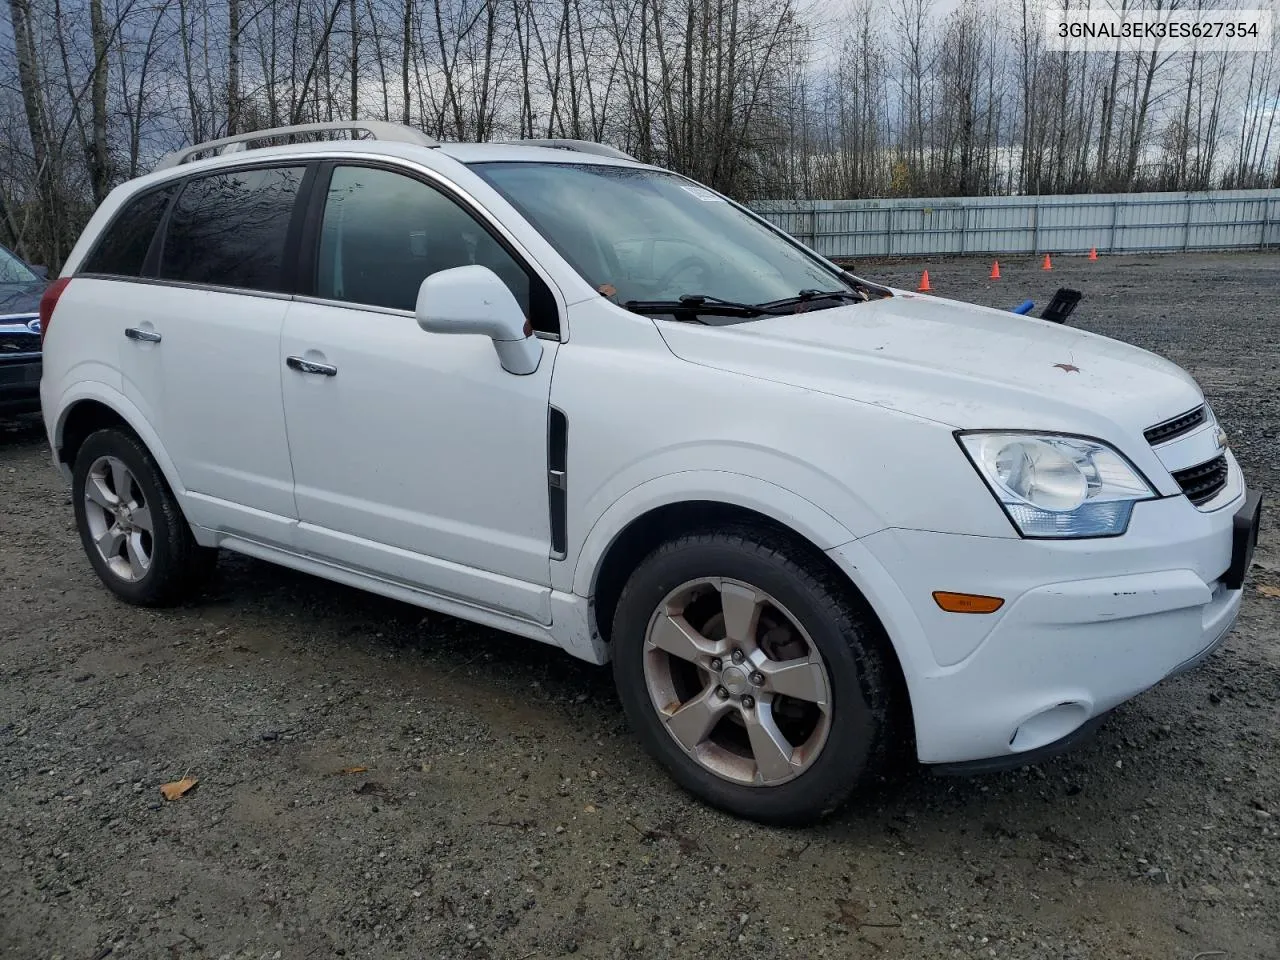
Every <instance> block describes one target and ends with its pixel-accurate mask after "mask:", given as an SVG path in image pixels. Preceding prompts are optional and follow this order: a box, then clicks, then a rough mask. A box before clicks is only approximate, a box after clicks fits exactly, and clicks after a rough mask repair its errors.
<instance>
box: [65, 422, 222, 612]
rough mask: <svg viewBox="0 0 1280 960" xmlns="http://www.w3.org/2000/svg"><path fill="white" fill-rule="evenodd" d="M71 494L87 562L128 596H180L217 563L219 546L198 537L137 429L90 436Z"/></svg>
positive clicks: (158, 600)
mask: <svg viewBox="0 0 1280 960" xmlns="http://www.w3.org/2000/svg"><path fill="white" fill-rule="evenodd" d="M72 499H73V502H74V504H75V513H76V526H77V527H78V528H79V530H80V540H81V543H82V544H83V545H84V549H85V553H86V554H87V555H88V557H89V562H90V563H91V564H93V568H94V570H95V571H96V572H97V574H98V576H99V578H101V580H102V582H103V583H105V584H106V585H107V587H109V588H110V589H111V591H112V592H113V593H115V594H117V595H118V596H120V597H122V598H123V599H125V600H128V601H129V602H130V603H136V604H141V605H143V606H163V605H166V604H172V603H177V602H180V601H182V600H184V599H186V598H187V597H188V596H190V595H191V594H192V593H193V592H194V591H195V589H196V588H197V587H198V586H199V585H200V584H201V582H202V581H203V580H204V579H205V577H206V576H207V574H208V573H209V571H210V570H211V569H212V568H213V564H214V562H215V560H216V557H217V551H215V550H208V549H205V548H202V547H200V546H199V545H198V544H197V543H196V541H195V538H194V537H193V536H192V534H191V528H190V526H189V525H188V524H187V521H186V518H185V517H183V515H182V510H181V508H180V507H179V506H178V503H177V500H176V499H175V498H174V496H173V493H172V492H171V491H170V490H169V486H168V484H167V483H165V480H164V476H163V475H162V474H161V472H160V468H159V467H158V466H157V465H156V463H155V460H154V459H153V458H152V456H151V454H150V452H148V450H147V448H146V447H145V446H143V444H142V442H141V441H140V440H138V438H137V437H136V436H134V435H133V434H132V433H129V432H127V431H125V430H121V429H119V428H110V429H106V430H99V431H97V432H95V433H92V434H90V435H89V436H88V437H87V438H86V439H85V441H84V443H83V444H82V445H81V447H80V450H79V452H78V453H77V454H76V462H75V466H74V468H73V471H72Z"/></svg>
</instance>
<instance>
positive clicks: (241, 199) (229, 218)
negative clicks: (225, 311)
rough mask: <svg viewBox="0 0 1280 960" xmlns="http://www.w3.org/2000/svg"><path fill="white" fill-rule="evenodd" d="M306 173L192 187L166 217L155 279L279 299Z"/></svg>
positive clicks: (283, 171)
mask: <svg viewBox="0 0 1280 960" xmlns="http://www.w3.org/2000/svg"><path fill="white" fill-rule="evenodd" d="M304 171H305V168H304V167H270V168H265V169H258V170H236V171H234V172H232V173H220V174H215V175H213V176H209V177H200V178H199V179H196V180H189V181H188V182H187V184H186V186H185V187H183V190H182V193H181V194H179V195H178V199H177V200H176V201H175V202H174V205H173V211H172V212H171V213H170V214H169V224H168V226H167V227H166V229H165V236H164V252H163V254H162V255H161V257H160V278H161V279H162V280H180V281H183V282H185V283H204V284H211V285H214V286H219V287H239V288H241V289H245V290H264V291H268V292H281V291H284V289H285V268H284V264H285V241H286V239H287V237H288V234H289V220H290V218H291V217H292V215H293V207H294V202H295V201H296V200H297V197H298V188H299V187H300V186H301V184H302V175H303V173H304Z"/></svg>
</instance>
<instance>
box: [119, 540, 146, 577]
mask: <svg viewBox="0 0 1280 960" xmlns="http://www.w3.org/2000/svg"><path fill="white" fill-rule="evenodd" d="M124 546H125V552H126V553H127V554H128V555H129V572H130V573H132V574H133V578H134V579H135V580H141V579H142V577H143V575H144V574H145V573H146V572H147V565H148V563H149V558H148V557H147V552H146V550H144V549H143V547H142V534H140V533H137V532H134V533H131V534H129V536H128V538H127V539H126V540H125V542H124Z"/></svg>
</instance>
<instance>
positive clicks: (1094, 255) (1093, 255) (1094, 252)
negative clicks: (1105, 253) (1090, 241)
mask: <svg viewBox="0 0 1280 960" xmlns="http://www.w3.org/2000/svg"><path fill="white" fill-rule="evenodd" d="M1089 259H1090V260H1097V259H1098V248H1097V247H1090V248H1089Z"/></svg>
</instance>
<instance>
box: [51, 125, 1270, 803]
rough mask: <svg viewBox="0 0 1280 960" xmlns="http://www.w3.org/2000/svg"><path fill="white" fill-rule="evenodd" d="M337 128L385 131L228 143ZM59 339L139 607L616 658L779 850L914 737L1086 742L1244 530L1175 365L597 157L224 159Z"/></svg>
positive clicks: (116, 260) (90, 483)
mask: <svg viewBox="0 0 1280 960" xmlns="http://www.w3.org/2000/svg"><path fill="white" fill-rule="evenodd" d="M335 127H336V128H340V129H343V130H348V131H350V130H360V131H363V132H364V133H365V134H372V139H370V138H369V137H367V136H366V137H364V138H362V139H349V140H333V139H329V140H328V141H326V142H306V143H297V142H295V143H293V144H292V145H289V144H288V143H285V144H284V145H279V144H277V145H275V146H267V147H262V148H255V149H248V145H249V144H250V143H254V142H261V140H262V139H264V138H269V139H273V140H276V141H287V140H289V139H295V140H296V139H297V138H295V137H293V134H294V133H298V132H301V133H314V132H316V131H319V132H322V133H323V132H326V131H330V130H331V129H334V128H335ZM312 139H313V140H314V137H313V138H312ZM202 153H203V154H209V153H212V154H213V156H211V157H207V158H205V159H193V158H194V157H196V156H197V155H198V154H202ZM41 313H42V318H43V322H44V333H45V337H46V339H45V343H44V357H45V359H44V377H43V381H42V384H41V398H42V400H43V409H44V416H45V420H46V424H47V428H48V434H49V440H50V443H51V445H52V448H53V452H54V455H55V458H56V461H57V463H58V465H59V466H60V467H61V469H62V471H63V473H64V474H65V475H66V476H67V477H68V478H69V479H70V481H71V483H72V485H73V489H74V496H73V501H74V504H75V514H76V519H77V522H78V524H79V529H80V534H81V537H82V539H83V541H84V546H85V550H86V552H87V553H88V556H89V560H90V561H91V562H92V564H93V566H94V568H95V569H96V570H97V572H98V574H99V576H101V578H102V580H103V581H104V582H105V583H106V585H107V586H108V587H109V588H110V589H111V590H113V591H114V592H115V593H117V594H118V595H120V596H121V597H123V598H124V599H126V600H128V601H130V602H133V603H141V604H161V603H168V602H173V601H177V600H179V599H180V598H182V597H185V596H187V595H188V594H189V592H190V591H191V589H192V588H193V587H194V586H195V585H196V584H197V583H198V581H199V579H200V577H201V576H202V575H204V574H205V573H206V572H207V571H208V570H209V569H210V567H211V566H212V563H213V558H214V556H215V548H219V547H221V548H224V549H227V550H234V551H237V552H240V553H244V554H248V555H250V556H253V557H258V558H261V559H263V560H269V561H272V562H275V563H280V564H283V565H285V566H289V567H293V568H296V569H298V570H303V571H306V572H309V573H313V574H316V575H317V576H321V577H327V578H329V579H332V580H336V581H339V582H342V583H346V584H350V585H353V586H358V587H362V588H364V589H367V590H371V591H374V592H376V593H381V594H385V595H387V596H390V597H396V598H399V599H401V600H404V601H407V602H409V603H414V604H418V605H420V606H423V607H426V608H429V609H432V610H438V611H442V612H444V613H448V614H453V615H456V616H459V617H463V618H466V619H468V620H474V621H476V622H478V623H483V624H487V625H489V626H493V627H497V628H500V629H503V630H508V631H510V632H512V633H516V634H520V635H522V636H525V637H529V638H531V639H534V640H540V641H543V642H544V643H550V644H553V645H555V646H558V647H561V648H563V649H564V650H566V651H568V652H569V653H571V654H573V655H574V656H577V657H581V658H583V659H586V660H589V661H591V662H593V663H604V662H606V661H608V660H612V661H613V664H614V673H615V676H616V680H617V684H618V689H619V692H620V695H621V699H622V703H623V707H624V709H625V710H626V713H627V716H628V717H629V719H630V721H631V723H632V724H633V726H634V728H635V730H636V732H637V734H638V735H639V737H640V738H641V739H642V740H643V742H644V744H645V746H646V747H647V748H648V749H649V750H650V751H651V752H652V753H653V755H654V756H655V757H656V758H657V759H658V760H659V761H660V762H661V763H662V764H663V765H664V766H665V767H666V769H667V770H668V771H669V772H670V773H671V774H672V776H674V777H675V779H676V780H678V781H679V782H680V783H681V784H682V785H683V786H684V787H686V788H687V789H689V790H690V791H692V792H693V793H695V794H697V795H698V796H700V797H702V798H704V799H705V800H707V801H709V802H711V803H713V804H715V805H717V806H720V807H723V808H725V809H727V810H730V811H733V812H735V813H737V814H740V815H744V816H748V817H753V818H757V819H760V820H765V821H772V822H800V821H805V820H810V819H813V818H815V817H818V816H821V815H822V814H824V813H826V812H828V811H830V810H832V809H833V808H834V807H836V806H837V805H838V804H839V803H840V802H841V801H842V800H843V799H844V798H845V797H846V796H848V795H849V793H850V792H851V791H852V790H853V789H854V788H855V786H856V785H857V783H858V782H859V780H860V778H862V777H864V776H865V775H866V774H867V773H868V772H869V771H873V770H874V769H875V768H876V765H877V764H878V763H879V762H881V761H882V760H883V759H884V758H885V757H886V756H887V755H888V754H889V753H890V752H891V751H892V749H893V748H895V747H899V746H903V745H908V746H910V747H912V748H913V749H914V752H915V753H916V755H917V756H918V758H919V760H920V761H922V762H924V763H927V764H933V765H938V766H941V767H944V768H947V769H950V770H965V769H968V770H981V769H988V768H992V767H996V766H1001V765H1016V764H1019V763H1024V762H1027V761H1030V760H1032V759H1035V758H1037V757H1040V756H1044V755H1046V754H1047V753H1051V752H1055V751H1057V750H1059V749H1062V748H1063V747H1064V746H1066V745H1068V744H1069V743H1071V742H1072V741H1073V740H1075V739H1076V738H1077V737H1078V736H1079V735H1081V734H1082V733H1085V732H1087V731H1089V730H1091V729H1092V728H1093V727H1094V726H1095V725H1096V722H1097V721H1098V720H1100V719H1101V718H1102V717H1103V716H1104V715H1105V714H1106V713H1107V712H1108V711H1109V710H1110V709H1111V708H1112V707H1114V706H1116V705H1117V704H1118V703H1120V702H1121V701H1123V700H1125V699H1127V698H1129V697H1132V696H1134V695H1135V694H1137V693H1139V692H1140V691H1142V690H1145V689H1146V688H1148V687H1150V686H1152V685H1153V684H1155V683H1157V682H1158V681H1160V680H1161V679H1162V678H1164V677H1167V676H1169V675H1170V674H1172V673H1175V672H1177V671H1179V670H1180V669H1183V668H1185V667H1187V666H1188V665H1190V664H1191V663H1193V662H1195V661H1197V660H1198V659H1199V658H1202V657H1203V656H1205V655H1206V654H1207V653H1208V652H1209V651H1210V650H1211V649H1213V647H1214V646H1215V645H1216V644H1218V643H1219V642H1220V641H1221V640H1222V638H1223V636H1224V635H1225V634H1226V633H1227V631H1228V630H1229V628H1230V627H1231V625H1232V622H1233V621H1234V619H1235V617H1236V613H1237V611H1238V609H1239V607H1240V599H1241V589H1242V583H1243V580H1244V577H1245V573H1246V570H1247V569H1248V565H1249V560H1250V556H1251V553H1252V550H1253V546H1254V543H1255V541H1256V536H1257V523H1258V511H1259V500H1258V497H1257V495H1256V494H1246V491H1245V485H1244V480H1243V478H1242V477H1241V473H1240V469H1239V467H1238V466H1237V465H1236V461H1235V459H1234V457H1233V456H1232V455H1231V453H1230V452H1229V451H1228V450H1227V448H1226V445H1225V438H1224V434H1223V432H1222V430H1221V429H1220V428H1219V426H1218V424H1217V423H1216V422H1215V420H1214V417H1213V415H1212V413H1211V412H1210V410H1209V408H1208V406H1207V405H1206V404H1205V400H1204V397H1203V395H1202V394H1201V392H1200V390H1199V389H1198V388H1197V386H1196V384H1195V382H1194V381H1193V380H1192V379H1191V378H1190V377H1189V376H1187V374H1185V373H1184V372H1183V371H1182V370H1180V369H1179V368H1177V367H1175V366H1174V365H1173V364H1171V363H1168V362H1166V361H1164V360H1162V359H1160V358H1159V357H1156V356H1153V355H1152V354H1150V353H1146V352H1144V351H1142V350H1139V349H1136V348H1134V347H1131V346H1128V345H1125V344H1122V343H1118V342H1116V341H1113V340H1109V339H1106V338H1103V337H1099V336H1094V335H1092V334H1089V333H1086V332H1083V331H1080V330H1076V329H1070V328H1067V327H1065V326H1061V325H1056V324H1052V323H1048V322H1046V321H1043V320H1037V319H1032V318H1026V317H1022V316H1017V315H1015V314H1013V313H1005V312H1001V311H997V310H991V309H986V308H982V307H977V306H971V305H968V304H962V303H955V302H950V301H947V300H942V299H937V298H934V297H929V296H922V295H918V294H915V293H910V292H904V291H900V290H891V289H887V288H885V287H882V286H879V285H876V284H874V283H870V282H867V281H865V280H862V279H859V278H857V277H855V276H853V275H851V274H849V273H847V272H845V271H843V270H841V269H840V268H839V267H837V266H835V265H833V264H832V263H830V262H828V261H826V260H824V259H823V258H821V257H819V256H818V255H816V254H815V253H813V252H812V251H810V250H808V249H806V248H805V247H803V246H802V245H800V244H799V243H797V242H796V241H794V240H793V239H791V238H790V237H788V236H786V235H785V234H784V233H782V232H781V231H779V230H777V229H776V228H774V227H772V226H770V225H769V224H768V223H766V222H765V221H764V220H762V219H761V218H759V217H757V216H755V215H754V214H752V213H751V212H750V211H748V210H746V209H744V208H743V207H741V206H739V205H738V204H736V203H734V202H733V201H731V200H728V199H727V198H725V197H723V196H721V195H720V194H718V193H716V192H714V191H712V190H709V189H707V188H706V187H703V186H701V185H699V184H697V183H694V182H692V181H690V180H688V179H686V178H684V177H681V176H678V175H676V174H674V173H671V172H669V171H666V170H662V169H658V168H656V167H652V166H648V165H646V164H643V163H639V162H637V161H635V160H634V159H631V158H629V157H627V156H626V155H625V154H621V153H620V152H618V151H616V150H613V149H611V148H608V147H603V146H601V145H599V144H588V143H581V142H575V141H540V142H534V141H525V142H521V143H513V144H440V143H436V142H435V141H432V140H429V139H428V138H426V137H424V136H423V135H422V134H421V133H419V132H417V131H414V130H410V129H408V128H405V127H399V126H395V125H390V124H380V123H367V124H365V123H360V124H339V125H304V127H303V128H285V129H282V130H272V131H264V132H260V133H258V134H254V135H252V136H246V137H239V138H231V139H229V140H225V141H215V142H214V143H211V144H202V145H200V146H198V147H194V148H192V149H190V150H187V151H182V152H180V153H179V154H176V155H171V156H170V157H168V158H166V160H165V161H164V162H162V163H161V165H160V168H159V169H157V170H156V171H155V172H153V173H151V174H149V175H147V176H144V177H141V178H139V179H137V180H133V181H131V182H129V183H126V184H124V185H123V186H121V187H119V188H117V189H116V190H115V191H114V192H113V193H112V194H111V195H110V197H108V198H107V200H106V201H105V202H104V203H103V205H102V207H101V208H100V209H99V210H98V211H97V213H96V214H95V215H94V217H93V219H92V220H91V221H90V223H89V225H88V227H87V228H86V229H85V231H84V235H83V236H82V237H81V238H80V241H79V243H78V244H77V245H76V247H75V249H74V250H73V251H72V253H71V256H70V258H69V259H68V261H67V264H66V266H65V268H64V269H63V271H62V275H61V277H60V279H58V280H57V281H56V282H55V283H54V284H53V285H52V287H51V289H50V291H49V293H48V294H47V295H46V297H45V299H44V302H43V304H42V310H41Z"/></svg>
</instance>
